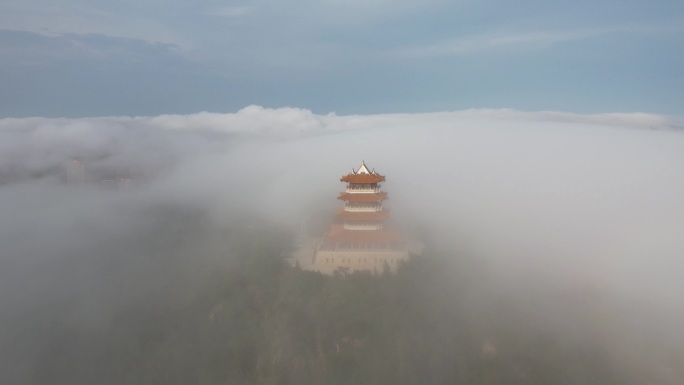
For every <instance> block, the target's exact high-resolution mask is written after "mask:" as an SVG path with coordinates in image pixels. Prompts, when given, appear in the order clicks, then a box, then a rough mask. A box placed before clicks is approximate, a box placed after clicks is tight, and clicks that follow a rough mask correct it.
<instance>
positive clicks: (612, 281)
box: [0, 107, 684, 384]
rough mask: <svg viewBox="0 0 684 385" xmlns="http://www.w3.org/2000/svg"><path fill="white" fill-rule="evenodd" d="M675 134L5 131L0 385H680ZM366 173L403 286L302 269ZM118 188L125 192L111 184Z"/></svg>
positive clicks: (233, 118) (48, 123) (600, 130)
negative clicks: (381, 180)
mask: <svg viewBox="0 0 684 385" xmlns="http://www.w3.org/2000/svg"><path fill="white" fill-rule="evenodd" d="M654 124H657V125H658V127H661V128H662V129H660V130H653V129H651V128H652V127H653V125H654ZM668 124H670V122H669V120H668V119H667V118H663V117H658V116H643V115H632V116H630V115H625V116H577V115H567V114H557V113H546V114H528V113H520V112H515V111H465V112H458V113H441V114H419V115H377V116H350V117H338V116H334V115H326V116H318V115H314V114H311V113H310V112H307V111H305V110H298V109H280V110H268V109H262V108H259V107H250V108H248V109H245V110H243V111H240V112H239V113H236V114H227V115H220V114H206V113H205V114H197V115H191V116H162V117H156V118H116V117H114V118H101V119H80V120H66V119H40V118H36V119H5V120H2V121H0V127H1V129H0V143H1V144H2V145H0V175H2V178H0V286H1V287H2V290H0V310H2V311H0V324H1V325H0V326H1V327H0V380H2V381H1V382H3V383H12V384H37V383H54V384H74V383H98V384H108V383H111V384H139V383H159V384H187V383H193V384H219V383H237V384H239V383H243V384H299V383H301V384H307V383H310V384H350V383H361V384H363V383H368V384H384V383H387V384H390V383H392V384H396V383H405V384H415V383H432V384H443V383H463V384H471V383H482V384H515V383H520V384H549V383H559V384H577V383H600V384H613V383H614V384H649V383H654V384H659V383H681V378H684V375H683V373H682V372H681V368H682V367H684V361H683V360H684V348H683V346H684V343H683V341H682V336H681V333H679V328H680V325H681V322H683V321H684V317H683V316H682V312H681V296H682V293H684V287H683V286H682V282H681V273H682V272H684V262H683V261H682V259H681V255H682V251H684V241H683V240H682V238H681V237H680V229H681V228H682V226H683V225H684V222H683V221H684V219H683V218H684V206H682V204H681V196H682V194H683V193H684V184H683V182H682V181H684V175H683V173H684V169H682V168H681V167H680V165H681V164H683V162H684V140H682V139H683V137H682V133H681V132H680V131H677V130H676V129H668ZM73 157H78V158H79V159H80V160H81V161H82V162H84V164H85V165H84V175H86V176H88V177H85V176H84V178H83V180H82V181H79V182H78V183H72V182H73V180H70V179H69V178H67V177H66V173H67V171H68V170H67V168H68V167H69V162H71V161H72V160H73V159H72V158H73ZM363 159H365V160H366V161H367V162H368V164H369V165H370V166H372V167H375V168H376V169H377V170H378V171H380V172H381V173H383V174H385V175H386V176H387V183H386V189H387V191H389V194H390V199H389V204H390V205H391V206H392V208H393V214H394V215H395V217H396V221H397V222H398V223H399V224H400V225H401V226H403V227H404V229H405V230H406V231H407V232H409V233H411V234H413V235H414V236H416V237H418V238H420V239H421V240H423V241H424V242H425V243H426V245H427V249H426V252H425V253H424V255H422V256H420V257H416V258H413V259H412V260H410V261H409V262H408V263H406V264H405V265H403V266H402V267H401V268H400V269H399V271H398V273H397V274H396V275H378V276H373V275H371V274H364V273H359V274H350V275H345V274H339V275H337V276H333V277H330V276H323V275H319V274H316V273H312V272H305V271H301V270H299V269H297V268H293V267H291V266H289V265H288V264H287V263H285V261H284V256H286V255H287V254H288V253H289V252H291V251H292V250H293V249H294V248H296V247H297V239H298V235H299V234H298V232H299V231H300V229H301V227H302V226H301V225H302V223H305V224H306V225H308V227H309V230H310V231H311V232H313V233H317V232H318V233H320V232H322V231H325V225H326V223H327V218H332V215H333V213H334V210H335V209H336V208H337V207H338V205H339V203H338V202H337V201H336V200H335V196H336V195H337V191H338V190H339V189H340V188H341V184H340V183H339V182H338V179H339V177H340V176H341V175H342V174H345V173H347V172H348V171H349V169H351V167H355V166H357V165H358V163H359V162H360V161H361V160H363ZM122 170H123V171H122ZM126 172H128V173H130V174H126V178H127V177H128V176H130V177H132V178H133V179H134V180H135V183H134V184H133V186H131V188H126V189H123V188H118V187H117V188H114V189H112V188H107V187H106V186H107V185H106V184H102V183H99V182H98V179H97V178H99V177H98V175H115V177H118V176H117V175H120V174H118V173H126ZM103 178H104V177H103ZM107 178H109V177H108V176H107ZM678 381H679V382H678Z"/></svg>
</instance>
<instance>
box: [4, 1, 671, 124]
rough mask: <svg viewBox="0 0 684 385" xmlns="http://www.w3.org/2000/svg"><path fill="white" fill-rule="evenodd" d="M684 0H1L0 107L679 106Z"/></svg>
mask: <svg viewBox="0 0 684 385" xmlns="http://www.w3.org/2000/svg"><path fill="white" fill-rule="evenodd" d="M683 68H684V2H681V1H650V2H647V1H643V0H642V1H630V0H626V1H612V0H606V1H585V0H578V1H572V2H571V1H564V2H558V1H533V0H524V1H519V2H510V1H497V0H484V1H477V2H476V1H471V0H463V1H443V0H425V1H421V2H416V1H407V0H375V1H374V0H366V1H360V0H346V1H343V0H327V1H308V0H293V1H289V2H278V1H269V0H265V1H255V2H241V1H204V2H195V1H182V0H164V1H161V0H137V1H117V2H112V1H93V0H88V1H86V0H60V1H49V0H5V1H3V2H2V4H0V84H2V87H0V117H22V116H65V117H81V116H105V115H106V116H108V115H157V114H164V113H177V114H185V113H193V112H198V111H214V112H230V111H236V110H238V109H240V108H242V107H244V106H247V105H250V104H257V105H262V106H266V107H284V106H293V107H300V108H308V109H311V110H312V111H314V112H316V113H320V114H325V113H328V112H336V113H338V114H371V113H390V112H428V111H444V110H460V109H466V108H502V107H505V108H514V109H521V110H529V111H537V110H558V111H568V112H576V113H603V112H648V113H656V114H667V115H683V114H682V112H681V107H682V106H683V105H684V70H682V69H683Z"/></svg>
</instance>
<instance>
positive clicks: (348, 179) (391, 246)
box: [313, 162, 409, 274]
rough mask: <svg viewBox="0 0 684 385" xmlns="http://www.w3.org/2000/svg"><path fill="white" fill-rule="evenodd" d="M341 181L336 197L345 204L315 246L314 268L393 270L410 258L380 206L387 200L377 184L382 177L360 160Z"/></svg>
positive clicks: (403, 243) (328, 269) (387, 212)
mask: <svg viewBox="0 0 684 385" xmlns="http://www.w3.org/2000/svg"><path fill="white" fill-rule="evenodd" d="M340 181H341V182H345V183H346V188H345V190H344V191H343V192H341V193H340V195H339V197H338V199H340V200H342V201H344V207H343V208H340V209H339V210H338V212H337V215H336V218H335V221H334V222H333V224H332V225H331V226H330V230H329V231H328V232H327V233H326V235H325V236H324V237H323V239H321V240H320V242H318V243H317V245H316V246H315V249H314V256H313V269H314V270H317V271H319V272H322V273H327V274H332V273H334V272H335V271H347V272H351V271H354V270H366V271H374V272H377V273H380V272H382V271H384V270H385V269H386V268H388V269H390V270H391V271H394V270H396V268H397V267H398V266H399V264H400V263H402V262H403V261H406V260H407V259H408V258H409V252H408V248H407V245H406V241H405V240H404V239H403V238H402V237H401V236H399V235H398V234H397V233H396V232H395V231H394V230H393V229H392V228H391V227H390V226H389V223H388V218H389V215H390V213H389V210H388V209H387V208H385V207H383V205H382V203H383V201H385V200H387V193H386V192H384V191H382V190H381V186H380V184H381V183H382V182H384V181H385V177H384V176H383V175H380V174H378V173H377V172H375V170H370V169H369V168H368V167H367V166H366V164H365V162H362V163H361V166H360V167H359V168H358V170H353V169H352V172H351V173H349V174H347V175H345V176H343V177H342V178H341V179H340Z"/></svg>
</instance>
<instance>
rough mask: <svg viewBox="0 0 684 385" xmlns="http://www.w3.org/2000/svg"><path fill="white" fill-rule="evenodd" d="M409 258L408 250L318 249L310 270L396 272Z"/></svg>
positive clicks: (329, 271)
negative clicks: (386, 270) (387, 270)
mask: <svg viewBox="0 0 684 385" xmlns="http://www.w3.org/2000/svg"><path fill="white" fill-rule="evenodd" d="M408 259H409V252H408V250H404V249H402V250H320V249H319V250H318V251H317V252H316V253H315V255H314V259H313V265H312V266H311V268H312V270H315V271H318V272H320V273H323V274H334V273H335V272H345V273H351V272H354V271H370V272H373V273H377V274H380V273H382V272H384V271H385V269H389V270H390V271H391V272H396V270H397V268H398V267H399V265H400V264H402V263H403V262H405V261H407V260H408Z"/></svg>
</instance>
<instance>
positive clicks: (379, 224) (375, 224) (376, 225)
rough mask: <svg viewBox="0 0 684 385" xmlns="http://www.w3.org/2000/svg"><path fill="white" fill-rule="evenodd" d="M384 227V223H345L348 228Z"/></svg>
mask: <svg viewBox="0 0 684 385" xmlns="http://www.w3.org/2000/svg"><path fill="white" fill-rule="evenodd" d="M382 227H383V226H382V223H365V224H351V223H345V224H344V228H345V229H347V230H380V229H382Z"/></svg>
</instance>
